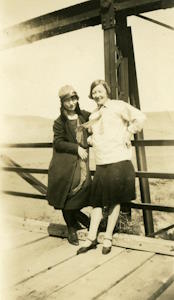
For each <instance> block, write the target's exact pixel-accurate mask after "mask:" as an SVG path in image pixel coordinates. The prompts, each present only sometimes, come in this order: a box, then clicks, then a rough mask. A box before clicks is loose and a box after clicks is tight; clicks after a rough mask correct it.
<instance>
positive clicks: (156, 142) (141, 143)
mask: <svg viewBox="0 0 174 300" xmlns="http://www.w3.org/2000/svg"><path fill="white" fill-rule="evenodd" d="M132 145H133V146H135V145H137V146H174V140H172V139H170V140H164V139H163V140H136V141H132ZM0 148H52V143H10V144H7V143H6V144H0Z"/></svg>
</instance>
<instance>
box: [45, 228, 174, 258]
mask: <svg viewBox="0 0 174 300" xmlns="http://www.w3.org/2000/svg"><path fill="white" fill-rule="evenodd" d="M48 233H49V234H50V235H52V236H59V237H65V236H67V231H66V228H65V226H63V225H61V226H59V225H58V224H52V225H51V226H50V227H49V228H48ZM86 235H87V231H86V230H79V231H78V237H79V239H80V240H85V239H86ZM103 237H104V234H103V233H102V232H101V233H99V235H98V242H99V243H102V242H103ZM113 245H114V246H119V247H123V248H128V249H134V250H141V251H148V252H152V253H161V254H166V255H171V256H174V242H173V241H168V240H162V239H157V238H150V237H145V236H139V235H131V234H125V233H116V234H114V235H113Z"/></svg>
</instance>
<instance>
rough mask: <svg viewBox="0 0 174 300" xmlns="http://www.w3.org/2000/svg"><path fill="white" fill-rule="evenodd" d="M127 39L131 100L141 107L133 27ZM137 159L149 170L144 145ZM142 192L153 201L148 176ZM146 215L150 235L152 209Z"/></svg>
mask: <svg viewBox="0 0 174 300" xmlns="http://www.w3.org/2000/svg"><path fill="white" fill-rule="evenodd" d="M127 33H128V34H127V41H128V47H127V49H128V58H129V62H128V68H129V89H130V93H129V95H130V102H131V104H132V105H134V106H135V107H137V108H139V109H140V101H139V93H138V83H137V74H136V67H135V58H134V50H133V42H132V34H131V28H129V30H128V32H127ZM134 138H135V140H137V139H144V134H143V131H142V132H140V133H138V134H136V135H135V137H134ZM135 149H136V159H137V166H138V170H139V171H147V162H146V153H145V147H144V146H140V147H139V146H136V147H135ZM139 183H140V192H141V201H142V202H143V203H151V199H150V189H149V181H148V178H140V179H139ZM143 217H144V227H145V234H146V235H149V234H151V233H153V232H154V225H153V217H152V212H151V211H143Z"/></svg>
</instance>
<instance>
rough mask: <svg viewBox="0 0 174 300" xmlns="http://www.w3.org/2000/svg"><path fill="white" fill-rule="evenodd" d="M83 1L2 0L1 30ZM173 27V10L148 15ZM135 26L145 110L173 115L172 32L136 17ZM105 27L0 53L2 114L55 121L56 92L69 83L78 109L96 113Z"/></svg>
mask: <svg viewBox="0 0 174 300" xmlns="http://www.w3.org/2000/svg"><path fill="white" fill-rule="evenodd" d="M79 2H84V1H75V0H73V1H72V0H67V1H64V0H25V1H22V0H0V20H1V21H0V26H1V28H5V27H8V26H12V25H13V24H17V23H19V22H22V21H25V20H27V19H30V18H33V17H37V16H39V15H42V14H45V13H49V12H52V11H55V10H58V9H61V8H63V7H66V6H70V5H74V4H77V3H79ZM145 15H146V16H148V17H151V18H154V19H156V20H158V21H161V22H164V23H166V24H168V25H171V26H174V8H172V9H166V10H158V11H154V12H150V13H146V14H145ZM128 25H129V26H131V27H132V32H133V42H134V50H135V60H136V68H137V76H138V86H139V94H140V103H141V109H142V110H143V111H174V96H173V94H174V93H173V91H174V88H173V86H174V32H173V31H172V30H169V29H166V28H163V27H161V26H159V25H156V24H152V23H150V22H148V21H145V20H142V19H140V18H138V17H135V16H131V17H129V18H128ZM103 50H104V49H103V32H102V29H101V26H100V25H99V26H95V27H90V28H86V29H81V30H77V31H74V32H71V33H66V34H63V35H59V36H55V37H51V38H48V39H44V40H41V41H37V42H35V43H32V44H27V45H23V46H20V47H17V48H12V49H8V50H5V51H1V55H0V66H1V67H0V99H1V100H0V101H1V107H2V109H1V113H2V114H13V115H37V116H43V117H48V118H56V117H57V115H58V113H59V99H58V90H59V88H60V87H61V86H62V85H65V84H71V85H73V86H74V88H75V89H76V90H77V93H78V94H79V96H80V106H81V107H82V108H84V109H87V110H90V111H91V110H92V109H93V108H94V107H95V104H94V103H93V101H92V100H90V99H89V98H88V94H89V87H90V84H91V82H92V81H93V80H95V79H98V78H101V79H104V57H103Z"/></svg>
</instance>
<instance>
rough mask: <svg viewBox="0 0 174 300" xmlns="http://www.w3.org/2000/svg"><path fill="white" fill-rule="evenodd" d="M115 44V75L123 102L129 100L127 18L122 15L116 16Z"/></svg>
mask: <svg viewBox="0 0 174 300" xmlns="http://www.w3.org/2000/svg"><path fill="white" fill-rule="evenodd" d="M115 31H116V44H117V52H118V56H119V58H118V61H117V62H119V64H117V77H118V93H119V95H118V97H119V99H121V100H124V101H125V102H128V101H129V77H128V45H127V18H126V16H124V15H118V16H116V28H115Z"/></svg>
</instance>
